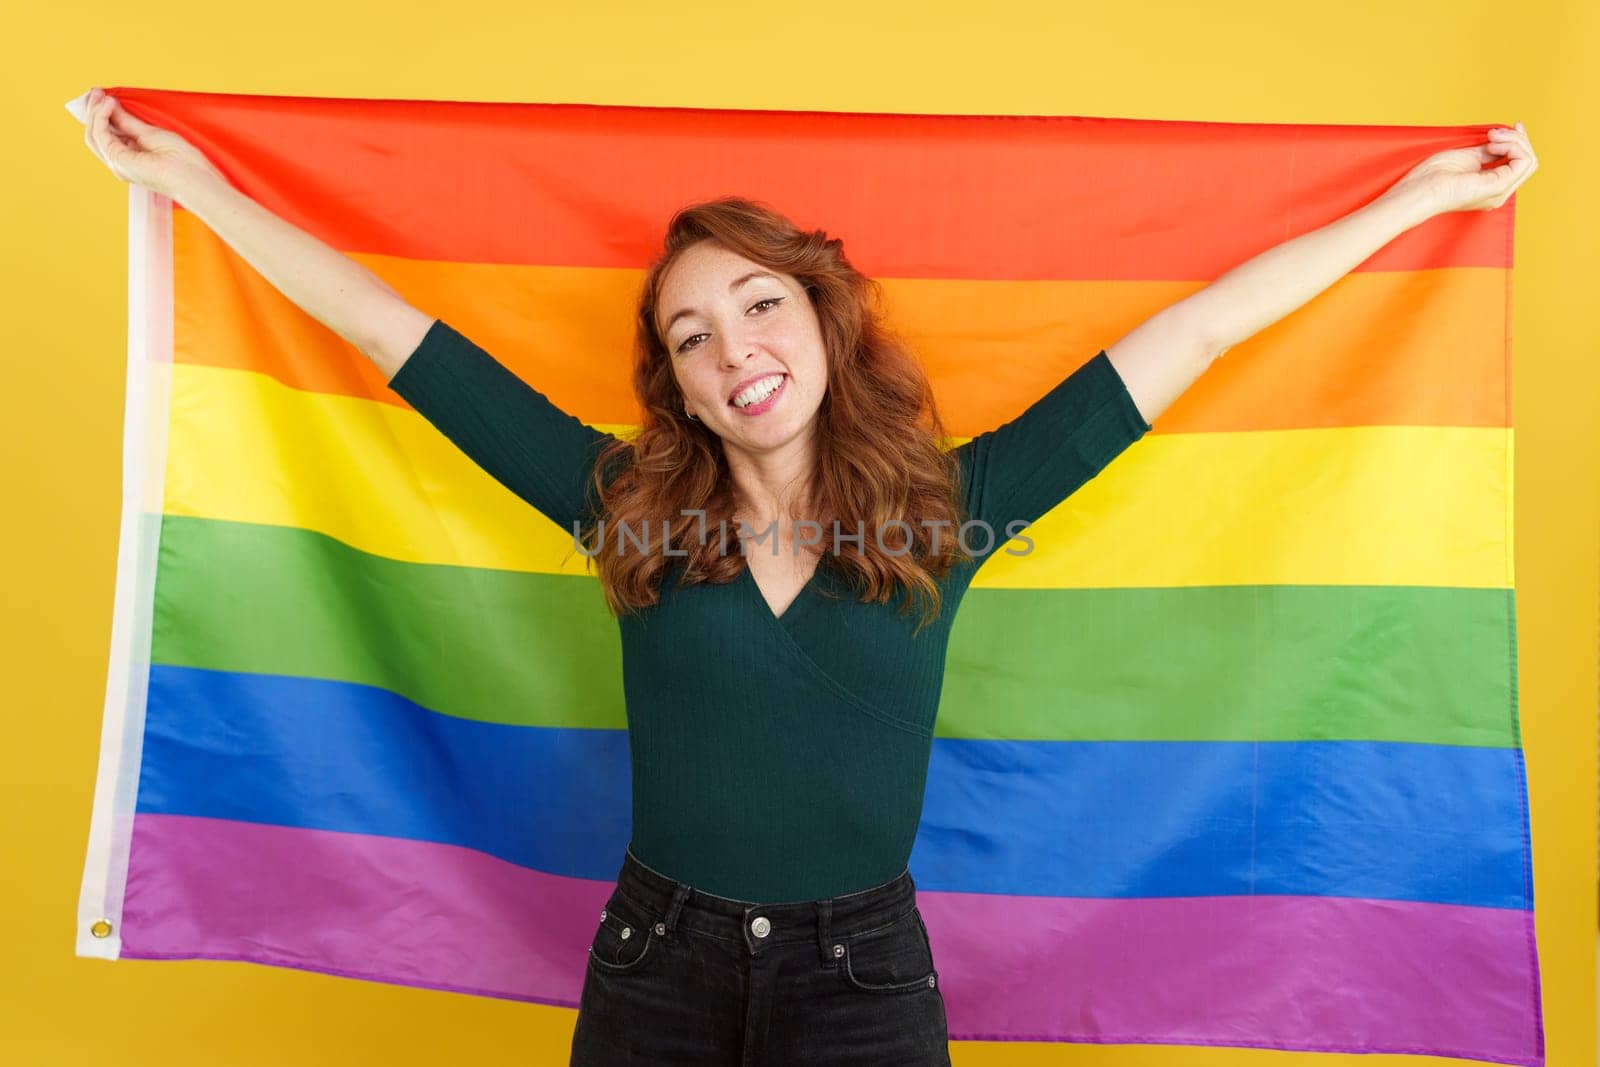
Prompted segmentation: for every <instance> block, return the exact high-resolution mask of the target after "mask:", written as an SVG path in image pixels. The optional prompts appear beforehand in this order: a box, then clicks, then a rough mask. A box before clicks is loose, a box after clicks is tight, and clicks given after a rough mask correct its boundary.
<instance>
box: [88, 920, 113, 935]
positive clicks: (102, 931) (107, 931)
mask: <svg viewBox="0 0 1600 1067" xmlns="http://www.w3.org/2000/svg"><path fill="white" fill-rule="evenodd" d="M89 932H90V933H91V934H93V935H94V936H95V937H110V936H111V923H110V922H109V921H108V920H106V919H96V920H95V921H94V923H93V925H91V926H90V927H89Z"/></svg>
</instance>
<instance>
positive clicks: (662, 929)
mask: <svg viewBox="0 0 1600 1067" xmlns="http://www.w3.org/2000/svg"><path fill="white" fill-rule="evenodd" d="M666 932H667V924H666V923H656V936H657V937H661V936H663V935H665V934H666Z"/></svg>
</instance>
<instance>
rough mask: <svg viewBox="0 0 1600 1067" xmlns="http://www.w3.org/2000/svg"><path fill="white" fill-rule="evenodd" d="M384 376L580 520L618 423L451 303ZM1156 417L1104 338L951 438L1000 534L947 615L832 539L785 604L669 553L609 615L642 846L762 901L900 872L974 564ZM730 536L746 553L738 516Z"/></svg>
mask: <svg viewBox="0 0 1600 1067" xmlns="http://www.w3.org/2000/svg"><path fill="white" fill-rule="evenodd" d="M389 384H390V388H392V389H393V390H394V391H395V392H396V393H398V394H399V395H400V396H402V397H404V398H405V400H406V401H407V402H408V403H409V404H410V405H411V406H412V407H413V408H415V409H416V410H417V411H418V412H420V413H421V414H422V415H423V417H425V418H426V419H427V420H428V421H429V422H431V423H433V424H434V425H435V426H436V427H438V428H439V430H440V431H441V432H442V433H443V434H444V435H445V436H446V437H447V438H449V439H450V440H451V441H452V442H454V443H455V445H456V446H457V447H458V448H460V449H461V450H462V451H463V452H464V453H466V455H467V456H469V457H470V458H471V459H472V460H473V461H474V462H476V463H477V464H478V465H479V466H481V467H482V468H483V469H484V470H485V471H487V472H488V473H489V474H491V475H492V476H494V477H495V478H496V479H497V480H498V481H500V482H501V483H502V484H504V485H505V486H506V487H507V488H509V489H511V490H512V491H513V492H515V493H516V494H517V495H518V496H520V497H522V499H524V500H526V501H527V502H528V503H529V504H531V505H532V506H533V507H534V508H536V509H538V511H539V512H541V513H542V514H543V515H545V516H546V517H547V518H549V519H551V520H552V521H554V522H555V523H557V524H558V525H560V526H561V527H562V529H563V530H565V531H566V532H567V534H568V536H571V533H572V530H573V528H574V523H576V522H579V521H586V520H587V516H586V514H585V510H584V509H585V484H586V481H587V478H588V476H589V472H590V471H591V470H592V467H593V463H594V459H595V456H596V454H597V452H598V450H599V449H600V447H601V446H603V445H604V444H605V443H607V442H608V441H610V440H611V439H612V435H610V434H607V433H604V432H602V431H600V430H596V429H594V428H593V427H591V426H588V425H585V424H584V423H583V422H582V421H580V420H579V419H577V418H575V417H573V416H571V415H569V414H567V413H566V412H564V411H562V410H561V409H560V408H558V407H556V406H555V405H554V404H552V403H551V402H550V401H549V399H548V398H546V397H545V396H544V394H542V393H540V392H539V391H538V390H536V389H534V388H532V387H530V386H529V385H527V384H526V383H525V382H523V381H522V380H521V379H519V378H518V377H517V376H516V375H515V374H513V373H512V372H511V371H510V370H509V369H507V368H506V367H505V366H503V365H502V364H500V363H499V362H498V361H496V360H495V359H494V358H493V357H492V356H490V355H489V354H488V353H486V352H484V351H483V350H482V349H481V348H479V347H478V346H477V345H475V344H473V343H472V342H471V341H470V340H468V339H467V338H466V337H464V336H462V335H461V334H460V333H459V332H457V331H456V330H455V329H453V328H452V327H450V326H449V325H448V324H446V323H444V322H443V321H436V322H435V323H434V324H433V325H432V327H430V328H429V330H428V333H427V335H426V336H425V337H424V338H423V339H422V343H421V344H420V345H419V346H418V347H417V350H416V352H414V353H413V354H412V355H411V357H410V358H409V359H408V360H407V361H406V363H405V364H404V365H403V366H402V367H401V368H400V370H399V371H398V372H397V373H396V374H395V376H394V379H393V380H392V381H391V382H390V383H389ZM1149 429H1150V425H1149V423H1147V422H1145V421H1144V419H1143V417H1142V416H1141V415H1140V414H1139V410H1138V408H1137V407H1135V406H1134V403H1133V398H1132V397H1130V396H1129V395H1128V391H1127V388H1126V387H1125V385H1124V384H1123V381H1122V378H1121V377H1120V376H1119V375H1118V374H1117V372H1116V369H1115V368H1114V367H1112V365H1111V361H1110V360H1109V359H1108V358H1107V356H1106V354H1105V352H1103V351H1102V352H1101V353H1099V354H1098V355H1096V356H1095V357H1094V358H1093V359H1091V360H1090V361H1089V362H1088V363H1086V364H1085V365H1084V366H1082V367H1080V368H1079V369H1077V370H1076V371H1074V372H1073V373H1072V374H1070V375H1068V376H1067V377H1066V378H1065V379H1064V380H1063V381H1062V382H1061V383H1060V384H1058V385H1057V386H1055V387H1054V388H1053V389H1051V390H1050V392H1048V393H1047V394H1045V395H1044V396H1043V397H1042V398H1040V399H1039V400H1038V401H1036V402H1035V403H1034V404H1033V405H1032V406H1030V407H1029V408H1028V409H1027V410H1026V411H1025V412H1023V413H1022V414H1020V415H1018V416H1017V417H1016V418H1014V419H1012V420H1011V421H1009V422H1007V423H1005V424H1003V425H1001V426H999V427H998V428H996V429H994V430H990V431H988V432H985V433H982V434H979V435H978V436H977V437H975V438H973V439H972V440H971V441H968V442H967V443H965V444H963V445H961V446H959V447H958V448H957V449H956V453H957V455H958V456H959V458H960V464H961V472H962V502H963V511H964V515H965V516H966V517H967V518H969V519H981V520H983V521H984V522H986V523H988V524H989V528H990V529H992V530H994V531H995V533H996V535H997V536H996V537H995V538H994V541H995V542H996V543H994V544H992V545H991V546H990V547H989V548H988V550H987V551H980V550H981V549H983V547H984V542H985V540H986V538H985V537H984V536H983V535H982V533H980V532H979V531H978V528H973V529H972V531H971V532H970V534H969V536H968V538H967V540H966V544H967V546H968V548H969V549H970V550H971V551H973V552H974V553H975V554H976V555H977V559H975V560H974V561H971V562H964V563H960V564H958V565H957V566H956V567H955V568H953V569H952V570H951V572H950V573H949V574H948V575H947V576H946V578H945V580H944V582H943V583H942V586H941V593H942V601H943V602H942V607H941V610H940V615H939V617H938V619H937V620H936V621H935V622H933V623H931V624H930V625H928V626H927V627H925V628H924V629H923V631H922V632H921V633H920V634H918V635H917V636H916V637H915V639H913V637H912V631H913V629H915V627H916V624H917V620H918V617H919V613H918V612H917V611H916V610H913V611H911V612H910V613H908V614H906V615H904V616H901V615H899V614H898V613H897V609H898V608H899V606H900V605H901V604H902V603H903V601H902V599H901V598H900V597H899V596H898V595H897V596H894V597H891V598H890V600H889V602H888V603H887V604H882V605H880V604H863V603H861V602H860V601H859V600H856V599H853V598H851V597H849V596H848V595H847V594H846V591H845V586H844V584H843V582H842V580H841V579H839V578H838V576H837V574H836V572H835V571H834V570H833V569H832V568H831V567H829V566H827V564H828V556H827V555H826V554H825V555H824V556H823V559H822V561H821V564H820V565H819V566H818V567H817V570H816V573H815V575H814V576H813V577H812V579H811V580H810V582H809V583H808V584H807V585H806V586H805V588H804V589H802V590H801V592H800V594H799V595H798V596H797V597H796V598H795V600H794V602H793V603H792V604H791V605H790V606H789V607H788V608H787V609H786V610H785V611H784V613H783V614H782V615H781V616H774V615H773V614H772V609H771V608H770V607H769V606H768V605H767V602H766V600H765V599H764V598H763V597H762V595H761V591H760V589H759V588H758V587H757V586H756V584H755V580H754V579H753V578H752V577H751V575H750V571H749V569H748V568H745V569H743V570H741V571H740V574H739V578H738V579H737V580H736V581H733V582H730V583H727V584H723V585H711V584H705V583H702V584H698V585H692V586H685V587H681V588H680V587H679V586H678V585H677V567H678V566H680V565H675V566H674V567H673V568H670V569H669V570H668V571H667V572H666V578H665V580H664V581H663V582H662V585H661V590H660V595H661V600H660V602H659V603H658V604H656V605H654V606H652V607H650V608H646V609H644V611H643V612H642V613H641V614H640V615H638V616H636V617H632V618H626V617H625V618H623V619H621V620H620V621H619V625H620V627H621V637H622V669H623V690H624V696H625V699H626V704H627V718H628V743H629V752H630V755H631V757H632V769H633V828H632V843H631V847H632V849H633V852H634V854H635V855H637V856H638V857H639V859H640V860H641V861H643V862H644V863H645V864H646V865H647V866H650V867H653V868H655V869H656V870H657V871H660V872H662V873H664V874H666V875H668V876H670V877H672V878H675V879H677V880H678V881H681V882H686V883H688V884H689V885H691V886H694V887H695V888H697V889H701V890H704V891H705V892H708V893H714V894H716V895H718V896H724V897H732V898H734V899H736V900H747V901H755V902H758V903H764V904H770V903H782V902H787V901H797V900H817V899H821V898H824V897H832V896H840V895H843V894H845V893H850V892H854V891H855V890H858V889H864V888H866V887H868V886H874V885H878V884H879V883H882V882H886V881H888V880H889V879H891V878H893V877H894V876H895V875H897V874H899V873H900V871H902V870H903V869H904V868H905V867H906V864H907V861H908V860H909V858H910V855H911V846H912V842H913V841H914V839H915V838H916V834H917V824H918V822H919V820H920V819H921V816H922V800H923V792H924V786H925V784H926V780H927V772H928V759H929V755H930V752H931V747H932V742H933V724H934V719H935V717H936V715H937V713H938V708H939V692H940V688H941V686H942V684H943V680H944V663H945V650H946V647H947V645H948V642H949V636H950V625H951V622H952V621H953V620H954V617H955V612H956V609H957V607H958V606H959V605H960V603H961V598H962V596H963V594H964V593H965V592H966V590H967V587H968V585H969V584H970V583H971V581H972V576H973V573H974V572H975V571H976V569H977V567H978V565H979V564H981V563H982V561H983V560H984V559H986V558H988V556H989V555H991V554H993V552H995V551H998V550H1001V549H1003V547H1004V544H1005V541H1004V538H1005V536H1006V531H1007V524H1008V523H1011V522H1012V520H1022V521H1023V522H1033V521H1034V520H1036V519H1038V518H1039V517H1040V516H1042V515H1043V514H1044V513H1045V512H1047V511H1049V510H1050V509H1051V508H1052V507H1054V506H1055V505H1057V504H1059V503H1060V502H1061V501H1062V500H1064V499H1065V498H1066V497H1067V496H1068V494H1070V493H1072V492H1073V491H1074V490H1075V489H1077V488H1078V487H1079V486H1081V485H1083V484H1084V483H1085V482H1087V481H1088V480H1089V479H1090V478H1092V477H1094V476H1095V475H1096V474H1097V473H1099V472H1100V470H1101V469H1102V468H1104V467H1105V465H1106V464H1108V463H1109V462H1111V460H1112V459H1114V458H1115V457H1116V456H1117V455H1118V454H1119V453H1121V452H1122V451H1123V450H1124V449H1125V448H1127V447H1128V446H1129V445H1130V444H1132V443H1133V442H1134V441H1136V440H1138V439H1139V438H1140V437H1141V436H1143V435H1144V433H1145V432H1146V431H1147V430H1149ZM652 525H653V527H654V529H655V530H656V531H657V536H656V540H654V541H653V542H652V546H653V547H654V549H655V550H657V551H659V544H660V543H659V529H660V527H659V523H655V524H652ZM1011 529H1012V530H1015V529H1017V526H1015V525H1014V526H1012V527H1011ZM847 532H848V531H847ZM945 533H946V535H949V534H950V531H948V530H947V531H946V532H945ZM607 536H611V535H610V534H608V535H607ZM711 536H712V537H713V538H715V537H716V536H717V534H716V531H715V528H713V529H712V531H711ZM867 536H871V532H870V531H869V532H868V534H867ZM886 540H887V543H890V544H893V543H894V542H893V541H892V540H888V539H887V538H886ZM823 543H824V544H830V543H831V536H830V535H829V534H825V535H824V541H823ZM728 544H729V549H728V550H729V551H730V552H737V551H738V545H737V541H736V540H735V538H734V536H733V530H732V528H731V527H730V530H729V539H728ZM768 544H770V541H769V542H768ZM1023 547H1025V546H1023V545H1021V544H1020V543H1019V545H1017V546H1015V547H1014V548H1013V551H1021V550H1022V548H1023ZM629 548H630V549H633V545H632V544H630V545H629ZM760 550H762V551H769V550H770V548H768V547H767V546H765V545H764V546H761V547H760ZM829 594H834V595H833V596H830V595H829ZM619 862H620V858H619Z"/></svg>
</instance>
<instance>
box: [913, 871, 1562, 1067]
mask: <svg viewBox="0 0 1600 1067" xmlns="http://www.w3.org/2000/svg"><path fill="white" fill-rule="evenodd" d="M913 874H915V872H913ZM917 900H918V906H919V908H920V909H921V911H922V914H923V917H924V919H925V920H926V923H927V926H928V938H929V941H930V942H931V943H932V945H933V953H934V960H935V963H936V965H937V966H938V969H939V975H940V985H941V986H942V987H943V988H944V994H945V1006H946V1011H947V1015H948V1017H949V1024H950V1036H951V1038H952V1039H967V1040H1010V1041H1022V1040H1032V1041H1062V1040H1071V1041H1082V1042H1099V1043H1108V1044H1109V1043H1124V1042H1127V1043H1132V1042H1141V1041H1157V1042H1159V1043H1161V1044H1175V1043H1183V1044H1195V1045H1232V1046H1243V1045H1250V1046H1256V1047H1262V1048H1282V1049H1299V1050H1317V1051H1327V1052H1411V1053H1429V1054H1433V1055H1439V1056H1470V1057H1471V1058H1473V1059H1484V1058H1486V1057H1493V1058H1494V1060H1495V1061H1497V1062H1504V1063H1515V1064H1530V1065H1537V1064H1539V1063H1542V1062H1543V1041H1542V1037H1541V1035H1542V1028H1541V1025H1540V1017H1539V1009H1538V998H1537V972H1536V963H1535V960H1534V957H1533V947H1532V946H1533V942H1532V930H1531V925H1532V921H1533V917H1532V913H1531V912H1527V911H1521V910H1516V909H1509V908H1481V907H1469V906H1464V905H1458V904H1427V903H1416V902H1412V901H1389V900H1363V899H1358V898H1353V897H1294V896H1261V897H1172V898H1154V899H1148V898H1147V899H1084V898H1070V897H1016V896H985V895H981V894H973V893H932V892H928V893H925V892H922V891H920V890H919V891H918V894H917Z"/></svg>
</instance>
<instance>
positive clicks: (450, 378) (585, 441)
mask: <svg viewBox="0 0 1600 1067" xmlns="http://www.w3.org/2000/svg"><path fill="white" fill-rule="evenodd" d="M389 388H390V389H392V390H394V391H395V392H396V393H398V394H399V395H400V396H401V397H403V398H404V399H405V401H406V402H407V403H408V404H410V405H411V406H412V407H413V408H415V409H416V410H417V411H418V412H419V413H420V414H421V415H422V416H423V418H425V419H427V420H428V421H429V422H431V423H433V425H434V426H435V427H437V428H438V429H439V431H440V432H441V433H443V434H444V435H445V437H447V438H449V439H450V441H451V442H452V443H453V444H455V445H456V447H457V448H459V449H461V451H462V452H464V453H466V455H467V456H468V457H469V458H471V459H472V460H473V462H475V463H476V464H477V465H478V466H480V467H482V468H483V469H484V470H485V471H487V472H488V473H489V474H490V475H492V476H493V477H494V478H495V480H496V481H498V482H500V483H501V484H502V485H504V486H505V487H506V488H508V489H510V490H511V491H512V492H514V493H516V494H517V495H518V496H519V497H521V498H522V499H523V500H526V501H527V502H528V503H529V504H531V505H533V507H534V508H536V509H537V510H538V511H539V512H540V514H542V515H544V516H545V517H546V518H548V519H550V520H551V521H553V522H555V523H557V524H558V525H560V526H561V527H562V528H563V529H567V530H570V529H572V525H573V523H574V522H575V521H577V520H579V519H580V518H582V517H584V516H585V512H586V509H585V497H584V493H585V488H586V485H587V482H588V479H589V475H590V472H591V471H592V470H593V467H594V462H595V459H596V458H597V457H598V454H599V451H600V449H601V447H602V446H603V445H605V444H606V443H608V442H610V441H612V440H615V437H614V435H612V434H609V433H605V432H603V431H601V430H597V429H595V428H594V427H592V426H589V425H587V424H585V423H584V422H583V421H582V420H580V419H578V418H576V417H574V416H572V415H569V414H568V413H567V412H565V411H563V410H561V409H560V408H559V407H557V406H556V405H555V404H553V403H551V402H550V400H549V398H548V397H546V396H545V395H544V394H543V393H541V392H539V391H538V390H537V389H534V388H533V387H531V386H530V385H528V384H527V383H526V382H524V381H523V380H522V379H520V378H518V377H517V376H516V375H515V374H513V373H512V372H511V371H510V370H509V369H508V368H506V367H505V366H504V365H503V364H501V363H500V362H499V361H498V360H496V359H495V358H494V357H493V356H491V355H489V353H487V352H485V351H484V350H483V349H482V348H479V347H478V346H477V345H476V344H474V343H473V342H472V341H470V340H468V339H467V338H466V337H465V336H463V335H462V334H460V333H458V332H457V331H456V330H455V329H454V328H453V327H451V326H450V325H448V324H447V323H445V322H444V320H442V319H438V320H435V321H434V323H433V325H432V326H430V327H429V328H428V332H427V334H425V335H424V336H423V338H422V342H421V343H420V344H419V345H418V346H417V350H416V351H415V352H413V353H412V354H411V356H410V357H409V358H408V359H407V360H406V361H405V363H403V364H402V365H401V367H400V369H399V371H397V372H396V373H395V375H394V377H393V378H392V379H390V381H389Z"/></svg>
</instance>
